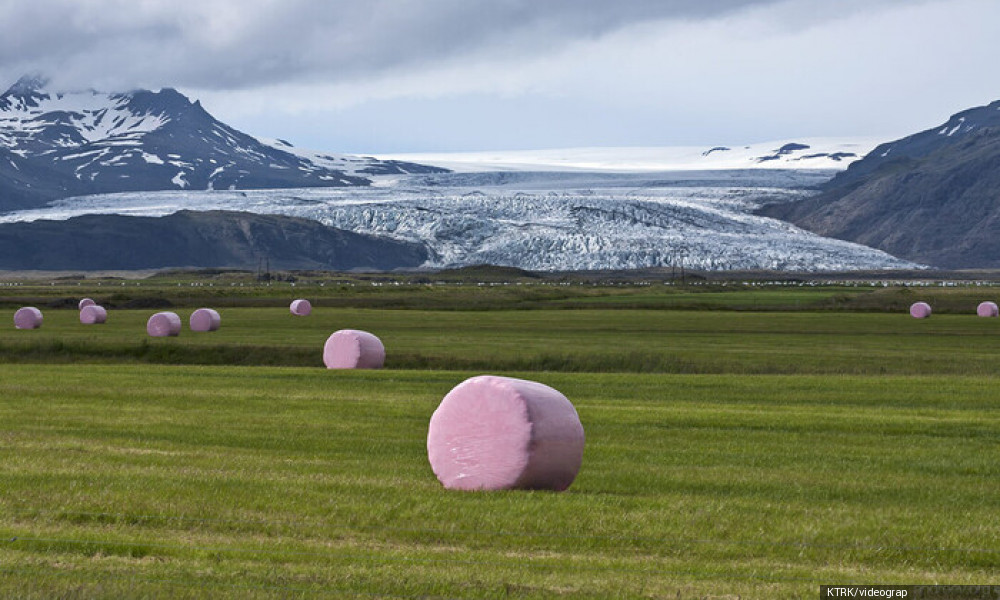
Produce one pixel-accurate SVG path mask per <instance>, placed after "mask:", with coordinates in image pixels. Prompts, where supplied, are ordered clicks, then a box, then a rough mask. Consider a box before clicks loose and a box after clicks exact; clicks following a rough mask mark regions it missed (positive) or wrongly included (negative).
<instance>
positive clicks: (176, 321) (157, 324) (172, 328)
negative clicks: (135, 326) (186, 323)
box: [146, 312, 181, 337]
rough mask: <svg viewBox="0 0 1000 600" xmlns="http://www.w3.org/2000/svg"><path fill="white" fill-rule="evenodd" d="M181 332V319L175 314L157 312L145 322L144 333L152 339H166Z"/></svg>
mask: <svg viewBox="0 0 1000 600" xmlns="http://www.w3.org/2000/svg"><path fill="white" fill-rule="evenodd" d="M180 332H181V318H180V317H178V316H177V313H172V312H158V313H156V314H155V315H153V316H152V317H149V320H148V321H146V333H148V334H149V335H151V336H153V337H167V336H172V335H178V334H180Z"/></svg>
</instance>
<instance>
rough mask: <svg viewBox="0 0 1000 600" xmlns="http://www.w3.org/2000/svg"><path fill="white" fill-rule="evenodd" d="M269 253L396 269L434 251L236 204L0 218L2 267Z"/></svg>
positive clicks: (155, 264)
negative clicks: (141, 213) (234, 207)
mask: <svg viewBox="0 0 1000 600" xmlns="http://www.w3.org/2000/svg"><path fill="white" fill-rule="evenodd" d="M265 259H266V260H267V261H268V263H269V265H270V267H271V268H275V269H332V270H350V269H374V270H391V269H396V268H401V267H416V266H419V265H421V264H423V263H424V262H425V261H426V260H427V259H428V251H427V248H426V247H425V246H424V245H422V244H418V243H411V242H405V241H399V240H390V239H383V238H378V237H375V236H371V235H364V234H358V233H352V232H349V231H343V230H340V229H336V228H333V227H328V226H326V225H323V224H321V223H318V222H316V221H312V220H309V219H300V218H295V217H285V216H277V215H255V214H250V213H244V212H229V211H207V212H192V211H180V212H177V213H174V214H172V215H169V216H165V217H129V216H119V215H85V216H80V217H74V218H72V219H68V220H65V221H46V220H40V221H33V222H30V223H29V222H20V223H5V224H0V269H9V270H66V269H80V270H90V269H150V268H162V267H232V268H244V269H255V268H257V266H258V264H259V263H260V261H261V260H265Z"/></svg>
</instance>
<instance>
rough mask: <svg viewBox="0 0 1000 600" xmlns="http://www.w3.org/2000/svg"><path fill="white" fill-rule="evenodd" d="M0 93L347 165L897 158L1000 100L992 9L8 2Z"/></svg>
mask: <svg viewBox="0 0 1000 600" xmlns="http://www.w3.org/2000/svg"><path fill="white" fill-rule="evenodd" d="M0 28H2V29H0V78H2V79H3V81H4V82H6V83H7V84H10V83H13V82H14V81H15V80H16V79H17V78H18V77H19V76H20V75H22V74H24V73H29V72H33V73H43V74H45V75H46V76H48V77H49V78H50V79H51V80H52V82H53V86H58V87H60V88H62V89H86V88H95V89H100V90H103V91H116V90H127V89H134V88H137V87H143V88H151V89H159V88H161V87H175V88H178V89H180V90H181V91H183V92H184V93H186V94H188V95H189V96H191V97H192V98H199V99H201V101H202V104H203V105H204V106H205V107H206V108H207V109H208V110H209V111H210V112H212V113H213V114H214V115H215V116H216V117H218V118H219V119H221V120H223V121H225V122H227V123H229V124H231V125H233V126H235V127H237V128H239V129H242V130H244V131H246V132H247V133H250V134H253V135H258V136H267V137H281V138H284V139H287V140H289V141H291V142H292V143H294V144H295V145H297V146H302V147H309V148H315V149H321V150H328V151H345V152H361V153H379V152H408V151H409V152H417V151H465V150H501V149H511V150H512V149H536V148H561V147H574V146H671V145H699V146H700V145H705V146H712V145H720V144H721V145H725V144H733V145H735V144H741V143H752V142H759V141H769V140H779V139H788V138H795V137H816V136H845V137H853V136H861V137H877V138H883V139H892V138H895V137H899V136H900V135H904V134H907V133H911V132H913V131H916V130H919V129H925V128H928V127H931V126H934V125H937V124H939V123H941V122H944V121H945V120H946V119H947V117H948V116H949V115H950V114H952V113H955V112H958V111H959V110H962V109H964V108H968V107H971V106H976V105H981V104H986V103H988V102H990V101H992V100H996V99H1000V66H998V64H997V59H998V58H1000V1H998V0H835V1H821V0H350V1H342V0H90V1H88V2H82V1H79V0H0Z"/></svg>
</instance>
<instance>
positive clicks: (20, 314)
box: [14, 306, 42, 329]
mask: <svg viewBox="0 0 1000 600" xmlns="http://www.w3.org/2000/svg"><path fill="white" fill-rule="evenodd" d="M41 326H42V311H40V310H38V309H37V308H35V307H34V306H25V307H22V308H19V309H17V312H15V313H14V327H17V328H18V329H38V328H39V327H41Z"/></svg>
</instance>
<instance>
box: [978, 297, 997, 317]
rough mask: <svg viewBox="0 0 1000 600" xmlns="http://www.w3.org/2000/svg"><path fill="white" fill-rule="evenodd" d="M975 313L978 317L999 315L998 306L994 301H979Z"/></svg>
mask: <svg viewBox="0 0 1000 600" xmlns="http://www.w3.org/2000/svg"><path fill="white" fill-rule="evenodd" d="M976 314H977V315H979V316H980V317H996V316H1000V308H998V307H997V303H996V302H990V301H986V302H980V303H979V306H977V307H976Z"/></svg>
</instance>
